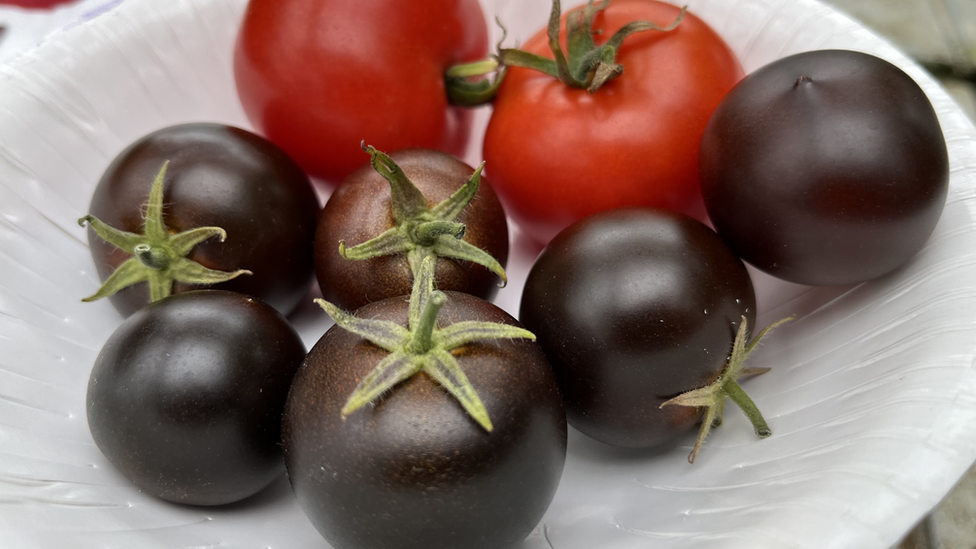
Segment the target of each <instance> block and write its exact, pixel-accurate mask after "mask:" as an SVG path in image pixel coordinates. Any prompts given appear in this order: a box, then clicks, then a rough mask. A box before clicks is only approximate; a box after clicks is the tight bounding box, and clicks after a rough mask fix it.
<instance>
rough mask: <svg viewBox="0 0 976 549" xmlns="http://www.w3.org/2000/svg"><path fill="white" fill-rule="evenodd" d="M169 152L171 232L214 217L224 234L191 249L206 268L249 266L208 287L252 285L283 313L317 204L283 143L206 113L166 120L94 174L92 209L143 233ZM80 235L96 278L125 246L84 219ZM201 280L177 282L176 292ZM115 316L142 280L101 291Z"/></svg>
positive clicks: (302, 267)
mask: <svg viewBox="0 0 976 549" xmlns="http://www.w3.org/2000/svg"><path fill="white" fill-rule="evenodd" d="M166 160H169V161H170V164H169V167H168V168H167V172H166V180H165V181H166V182H165V187H164V191H163V200H164V204H165V208H164V210H163V219H164V221H165V223H166V225H167V226H168V227H169V229H170V231H171V232H182V231H186V230H189V229H193V228H197V227H204V226H217V227H221V228H223V229H224V230H225V231H227V240H225V241H224V242H219V241H218V240H217V239H215V238H213V239H210V240H207V241H206V242H203V243H201V244H199V245H197V246H196V247H195V248H194V249H193V251H192V252H190V255H189V256H188V257H189V258H190V259H192V260H194V261H197V262H199V263H201V264H202V265H204V266H205V267H209V268H211V269H217V270H221V271H234V270H237V269H247V270H250V271H252V273H253V274H251V275H243V276H239V277H237V278H236V279H234V280H230V281H228V282H223V283H220V284H215V285H213V286H210V287H211V288H217V289H223V290H229V291H235V292H241V293H244V294H248V295H253V296H255V297H258V298H260V299H261V300H263V301H265V302H267V303H268V304H270V305H271V306H273V307H275V308H276V309H278V310H279V311H281V312H282V314H288V313H289V312H291V311H292V309H294V308H295V306H296V305H298V303H299V302H300V301H301V300H302V299H303V298H304V297H305V295H306V294H307V293H308V289H309V287H310V286H311V284H312V281H313V269H312V242H313V240H314V238H315V224H316V222H317V219H318V213H319V210H320V207H319V202H318V197H317V196H316V195H315V191H314V190H313V188H312V184H311V182H310V181H309V179H308V177H307V176H306V175H305V173H304V172H303V171H302V170H301V168H299V167H298V165H297V164H296V163H295V162H294V161H292V160H291V159H290V158H289V157H288V156H287V155H286V154H285V153H284V152H283V151H282V150H281V149H279V148H278V147H277V146H276V145H274V144H272V143H271V142H270V141H268V140H266V139H264V138H263V137H260V136H258V135H255V134H253V133H251V132H248V131H246V130H243V129H240V128H235V127H231V126H225V125H222V124H213V123H195V124H182V125H178V126H170V127H167V128H163V129H160V130H158V131H156V132H153V133H151V134H149V135H146V136H144V137H142V138H141V139H139V140H138V141H136V142H135V143H133V144H132V145H130V146H129V147H128V148H126V149H125V150H124V151H122V153H120V154H119V155H118V156H117V157H116V158H115V160H113V161H112V163H111V165H109V167H108V169H107V170H106V171H105V173H104V174H103V175H102V178H101V180H100V181H99V182H98V186H97V187H96V189H95V193H94V196H93V197H92V202H91V207H90V210H89V211H90V213H91V215H94V216H95V217H97V218H99V219H101V220H102V221H104V222H105V223H107V224H109V225H111V226H112V227H115V228H117V229H122V230H125V231H129V232H135V233H139V234H142V232H143V224H144V217H143V214H144V212H145V205H146V201H147V200H148V198H149V189H150V187H151V185H152V182H153V180H154V179H155V177H156V174H157V172H159V169H160V167H162V165H163V162H164V161H166ZM88 242H89V244H90V246H91V250H92V256H93V257H94V258H95V266H96V268H97V269H98V274H99V276H100V277H101V279H102V280H103V281H104V280H105V279H106V278H108V276H109V275H110V274H112V272H114V271H115V269H116V268H117V267H118V266H119V265H120V264H121V263H122V262H124V261H125V260H127V259H129V258H130V257H131V256H130V255H129V254H127V253H125V252H123V251H121V250H119V249H118V248H116V247H115V246H113V245H111V244H109V243H107V242H105V241H104V240H102V239H101V238H100V237H99V236H98V235H96V234H95V231H93V230H92V229H89V230H88ZM192 289H199V286H190V285H185V284H176V285H175V286H174V292H183V291H187V290H192ZM109 299H110V300H111V302H112V304H113V305H114V306H115V308H116V309H118V311H119V312H120V313H122V315H123V316H128V315H130V314H132V313H133V312H135V311H137V310H139V309H140V308H141V307H143V306H144V305H145V304H146V303H148V302H149V290H148V287H147V285H146V284H145V283H143V284H136V285H134V286H130V287H128V288H125V289H123V290H122V291H120V292H118V293H117V294H115V295H113V296H111V297H110V298H109Z"/></svg>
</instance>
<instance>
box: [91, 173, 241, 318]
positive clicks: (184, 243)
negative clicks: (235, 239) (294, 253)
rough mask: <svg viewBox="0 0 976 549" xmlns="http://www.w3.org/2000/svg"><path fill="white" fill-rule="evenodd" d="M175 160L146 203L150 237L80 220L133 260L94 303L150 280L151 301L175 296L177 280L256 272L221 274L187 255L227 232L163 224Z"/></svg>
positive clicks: (200, 281) (190, 281)
mask: <svg viewBox="0 0 976 549" xmlns="http://www.w3.org/2000/svg"><path fill="white" fill-rule="evenodd" d="M167 166H169V161H166V162H164V163H163V166H162V168H160V170H159V172H158V173H157V174H156V178H155V179H154V180H153V183H152V187H151V189H150V191H149V199H148V201H147V203H146V219H145V229H144V233H145V234H141V235H140V234H136V233H130V232H127V231H122V230H119V229H116V228H115V227H112V226H110V225H107V224H106V223H104V222H102V221H101V220H99V219H98V218H97V217H95V216H92V215H86V216H84V217H82V218H81V219H79V220H78V224H79V225H81V226H82V227H84V226H85V225H88V226H90V227H91V228H92V230H94V231H95V234H97V235H98V236H99V237H101V238H102V239H103V240H105V241H106V242H108V243H110V244H112V245H114V246H116V247H117V248H119V249H121V250H123V251H125V252H127V253H129V254H131V255H132V256H133V257H131V258H129V259H128V260H126V261H125V262H123V263H122V264H121V265H119V267H118V268H117V269H116V270H115V271H114V272H113V273H112V274H111V276H109V277H108V278H107V279H106V280H105V283H104V284H102V286H101V287H100V288H99V289H98V291H97V292H95V293H94V294H92V295H90V296H88V297H86V298H84V299H82V301H84V302H91V301H96V300H98V299H101V298H103V297H108V296H110V295H113V294H115V293H116V292H118V291H119V290H122V289H123V288H126V287H128V286H132V285H133V284H138V283H140V282H148V284H149V296H150V300H151V301H159V300H160V299H163V298H164V297H167V296H169V295H170V294H171V293H172V290H173V283H174V282H183V283H186V284H216V283H218V282H225V281H228V280H231V279H233V278H237V277H238V276H240V275H243V274H251V271H248V270H245V269H238V270H236V271H232V272H227V271H217V270H214V269H209V268H207V267H204V266H203V265H201V264H199V263H197V262H196V261H193V260H191V259H189V258H187V257H186V256H187V255H188V254H189V253H190V252H191V251H192V250H193V248H194V247H195V246H196V245H197V244H200V243H201V242H203V241H205V240H208V239H210V238H213V237H217V238H218V239H219V240H220V241H221V242H223V241H224V240H226V238H227V232H226V231H225V230H224V229H222V228H220V227H198V228H195V229H190V230H188V231H184V232H182V233H177V234H172V233H170V231H169V229H168V228H167V227H166V224H165V223H164V221H163V182H164V180H165V178H166V168H167Z"/></svg>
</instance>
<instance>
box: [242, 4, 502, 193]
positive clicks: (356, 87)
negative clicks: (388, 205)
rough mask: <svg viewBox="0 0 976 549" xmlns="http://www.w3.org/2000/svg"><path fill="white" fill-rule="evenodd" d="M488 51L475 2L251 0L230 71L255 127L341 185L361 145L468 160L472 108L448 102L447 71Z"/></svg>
mask: <svg viewBox="0 0 976 549" xmlns="http://www.w3.org/2000/svg"><path fill="white" fill-rule="evenodd" d="M487 49H488V30H487V26H486V24H485V19H484V15H483V14H482V12H481V7H480V6H479V4H478V2H477V0H430V1H426V0H425V1H424V2H403V1H401V0H360V1H357V2H345V1H340V0H286V1H282V0H252V1H251V2H249V3H248V7H247V11H246V12H245V15H244V22H243V24H242V27H241V30H240V34H239V36H238V40H237V45H236V47H235V51H234V75H235V78H236V82H237V90H238V95H239V96H240V98H241V103H242V104H243V106H244V110H245V112H246V113H247V116H248V119H250V121H251V123H252V124H253V125H254V127H255V128H257V129H258V131H259V132H261V133H262V134H263V135H266V136H267V137H268V138H269V139H271V140H272V141H274V142H275V143H277V144H278V145H280V146H281V147H282V148H283V149H285V150H286V151H288V153H289V154H290V155H291V156H292V157H293V158H295V159H296V160H297V161H298V163H299V164H301V165H302V167H303V168H305V170H306V171H307V172H308V173H309V174H311V175H313V176H316V177H321V178H324V179H326V180H330V181H332V182H334V183H337V182H339V181H341V180H342V179H343V178H344V177H345V176H346V175H348V174H349V173H350V172H352V171H353V170H354V169H356V167H358V166H359V165H360V164H361V162H362V161H361V158H362V152H361V151H360V150H359V143H360V142H361V141H362V140H363V139H365V140H367V141H368V142H369V143H371V144H373V145H375V146H376V147H377V148H378V149H380V150H386V151H390V150H396V149H403V148H409V147H424V148H434V149H440V150H444V151H446V152H449V153H452V154H456V155H461V154H462V153H463V152H464V150H465V147H466V144H467V141H468V137H469V133H470V128H471V113H470V111H468V110H465V109H460V108H454V107H451V106H449V105H448V103H447V96H446V93H445V90H444V71H445V70H446V69H447V68H448V67H450V66H451V65H453V64H456V63H458V62H462V61H473V60H477V59H481V58H483V57H484V56H485V55H486V54H487Z"/></svg>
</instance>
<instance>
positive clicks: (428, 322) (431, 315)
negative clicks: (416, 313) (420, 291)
mask: <svg viewBox="0 0 976 549" xmlns="http://www.w3.org/2000/svg"><path fill="white" fill-rule="evenodd" d="M445 303H447V296H446V295H444V292H437V291H435V292H433V293H431V294H430V297H428V298H427V303H426V304H425V305H424V308H423V309H422V310H421V312H420V318H419V319H418V322H417V326H416V327H414V330H413V335H412V337H411V338H410V343H408V344H407V350H408V351H410V353H412V354H415V355H422V354H424V353H426V352H427V351H430V349H431V347H433V339H432V336H433V334H434V328H436V327H437V314H438V313H439V312H440V310H441V307H443V306H444V304H445Z"/></svg>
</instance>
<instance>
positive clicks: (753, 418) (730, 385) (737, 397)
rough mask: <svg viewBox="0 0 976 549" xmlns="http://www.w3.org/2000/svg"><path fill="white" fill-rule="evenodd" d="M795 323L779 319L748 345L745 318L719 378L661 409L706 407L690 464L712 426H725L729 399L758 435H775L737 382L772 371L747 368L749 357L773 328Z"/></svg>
mask: <svg viewBox="0 0 976 549" xmlns="http://www.w3.org/2000/svg"><path fill="white" fill-rule="evenodd" d="M790 320H793V317H788V318H783V319H780V320H778V321H776V322H774V323H772V324H770V325H769V326H766V327H765V328H763V329H762V331H760V332H759V334H758V335H757V336H756V337H754V338H753V339H752V341H749V342H748V344H746V339H747V337H748V335H747V334H748V328H747V326H746V324H747V321H746V317H744V316H743V317H742V322H740V323H739V329H738V331H737V332H736V334H735V341H734V342H733V343H732V353H731V354H730V355H729V359H728V362H727V364H726V367H725V369H724V370H723V371H722V373H721V374H720V375H719V377H718V379H716V380H715V381H713V382H712V383H710V384H708V385H706V386H704V387H702V388H700V389H694V390H692V391H688V392H686V393H682V394H680V395H678V396H676V397H674V398H672V399H670V400H668V401H666V402H664V403H663V404H661V408H663V407H665V406H669V405H678V406H696V407H703V408H705V417H704V419H702V424H701V428H700V429H699V430H698V437H697V438H696V439H695V447H694V448H693V449H692V450H691V453H690V454H688V463H694V462H695V458H696V457H697V456H698V451H699V450H700V449H701V445H702V443H703V442H705V437H707V436H708V433H709V431H710V430H711V428H712V427H718V426H719V425H721V423H722V417H723V414H724V412H725V399H726V397H728V398H729V399H731V400H732V402H734V403H736V404H737V405H738V406H739V408H741V409H742V411H743V413H745V415H746V417H748V418H749V421H750V422H751V423H752V426H753V429H755V431H756V436H758V437H759V438H766V437H768V436H769V435H771V434H772V430H771V429H770V428H769V424H767V423H766V420H765V419H764V418H763V416H762V413H761V412H760V411H759V408H758V407H757V406H756V403H755V402H753V400H752V399H751V398H749V395H747V394H746V392H745V391H744V390H743V389H742V387H741V386H740V385H739V383H738V379H739V378H740V377H742V376H748V375H759V374H764V373H766V372H768V371H769V368H746V366H745V362H746V359H747V358H749V355H750V354H752V352H753V351H755V350H756V347H757V346H759V343H760V341H762V339H763V338H764V337H766V335H768V334H769V331H770V330H772V329H773V328H775V327H777V326H779V325H780V324H783V323H785V322H788V321H790Z"/></svg>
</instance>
